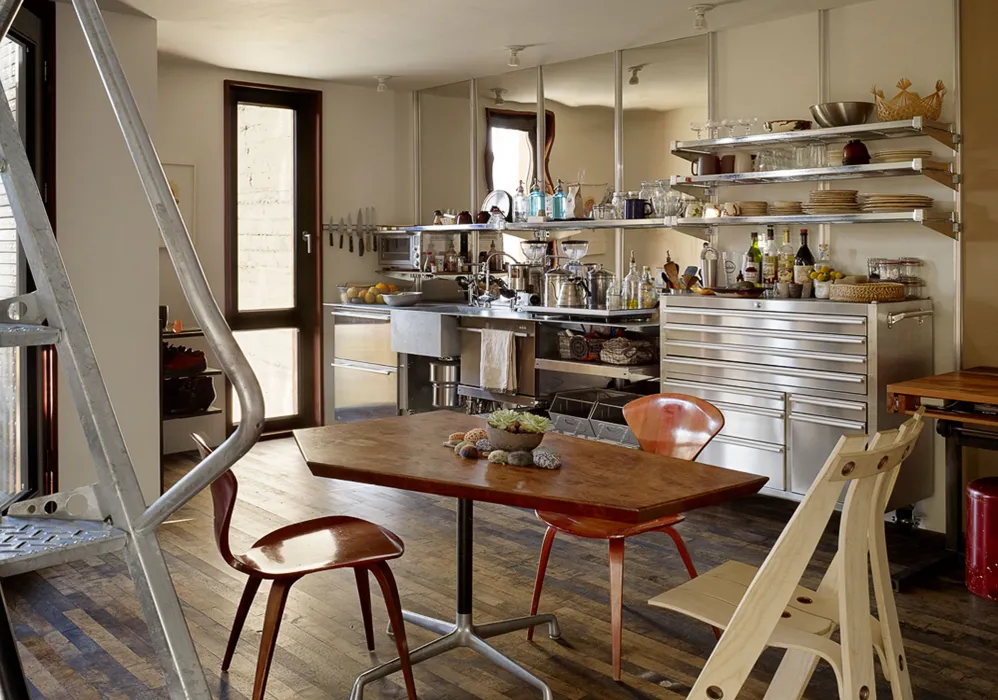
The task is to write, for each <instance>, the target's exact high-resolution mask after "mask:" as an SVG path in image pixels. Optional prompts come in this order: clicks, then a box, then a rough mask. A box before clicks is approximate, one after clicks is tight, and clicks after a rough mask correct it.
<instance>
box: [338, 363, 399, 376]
mask: <svg viewBox="0 0 998 700" xmlns="http://www.w3.org/2000/svg"><path fill="white" fill-rule="evenodd" d="M332 366H333V367H338V368H340V369H356V370H359V371H361V372H370V373H371V374H384V375H385V376H389V375H392V374H395V373H396V372H398V370H397V369H391V368H389V367H385V368H379V367H365V366H364V365H355V364H353V363H351V362H333V363H332Z"/></svg>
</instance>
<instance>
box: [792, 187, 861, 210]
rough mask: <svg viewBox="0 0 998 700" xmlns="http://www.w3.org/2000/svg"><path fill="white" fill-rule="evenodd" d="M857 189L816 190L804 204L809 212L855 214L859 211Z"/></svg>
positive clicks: (804, 207)
mask: <svg viewBox="0 0 998 700" xmlns="http://www.w3.org/2000/svg"><path fill="white" fill-rule="evenodd" d="M857 194H858V191H857V190H814V191H813V192H811V199H810V201H809V202H808V203H807V204H805V205H804V206H803V209H804V212H805V213H807V214H816V215H823V214H855V213H858V212H859V202H857V201H856V195H857Z"/></svg>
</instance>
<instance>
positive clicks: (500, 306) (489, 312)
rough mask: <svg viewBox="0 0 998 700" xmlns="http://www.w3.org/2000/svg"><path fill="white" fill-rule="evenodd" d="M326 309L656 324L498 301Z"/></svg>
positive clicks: (331, 306) (333, 307) (331, 305)
mask: <svg viewBox="0 0 998 700" xmlns="http://www.w3.org/2000/svg"><path fill="white" fill-rule="evenodd" d="M323 306H324V307H326V309H328V310H329V311H330V312H336V311H352V312H356V313H364V314H372V315H373V314H378V315H382V316H386V317H388V316H390V315H391V312H392V311H393V310H394V311H417V312H420V313H431V314H443V315H445V316H461V317H467V318H499V319H508V320H512V321H536V322H539V323H543V322H544V321H549V322H553V323H584V324H587V325H595V326H601V325H610V326H621V327H625V328H626V327H629V326H634V327H636V328H640V327H645V326H649V325H657V324H658V321H657V320H656V321H639V320H637V319H626V318H624V319H618V320H616V321H611V320H609V319H601V318H589V317H586V318H581V317H577V318H575V319H572V320H571V321H570V320H569V316H571V312H570V311H569V310H566V312H565V314H564V318H558V315H557V314H550V313H546V312H545V313H544V314H538V313H537V312H530V311H522V310H516V311H514V310H511V309H510V308H509V304H508V303H502V302H498V303H495V304H493V305H492V306H491V307H490V308H483V307H480V306H468V305H467V304H459V303H454V302H426V303H421V304H417V305H416V306H404V307H390V306H386V305H383V304H343V303H333V302H329V303H324V304H323Z"/></svg>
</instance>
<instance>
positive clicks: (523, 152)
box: [477, 68, 537, 200]
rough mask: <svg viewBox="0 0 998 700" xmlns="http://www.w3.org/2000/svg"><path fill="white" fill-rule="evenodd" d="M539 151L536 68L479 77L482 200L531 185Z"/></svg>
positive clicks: (479, 187) (479, 176)
mask: <svg viewBox="0 0 998 700" xmlns="http://www.w3.org/2000/svg"><path fill="white" fill-rule="evenodd" d="M536 152H537V69H536V68H527V69H524V70H518V71H513V72H511V73H502V74H499V75H492V76H488V77H486V78H479V79H478V154H477V157H478V183H477V193H478V195H479V200H484V199H485V197H486V195H488V194H489V193H490V192H492V191H494V190H500V191H502V192H505V193H508V194H509V196H510V197H512V196H513V195H514V194H515V192H516V188H517V186H518V185H519V183H520V182H523V183H524V188H527V187H529V186H530V181H531V180H532V179H533V178H534V177H535V175H536V173H535V172H534V171H535V169H536V168H535V164H536V156H535V153H536Z"/></svg>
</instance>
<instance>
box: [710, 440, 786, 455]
mask: <svg viewBox="0 0 998 700" xmlns="http://www.w3.org/2000/svg"><path fill="white" fill-rule="evenodd" d="M714 442H723V443H727V444H729V445H736V446H738V447H747V448H749V449H750V450H761V451H763V452H772V453H774V454H778V455H781V454H783V453H784V452H785V449H784V448H783V447H781V446H779V445H771V444H770V443H768V442H755V441H753V440H744V439H742V438H735V437H731V436H730V435H715V436H714Z"/></svg>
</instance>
